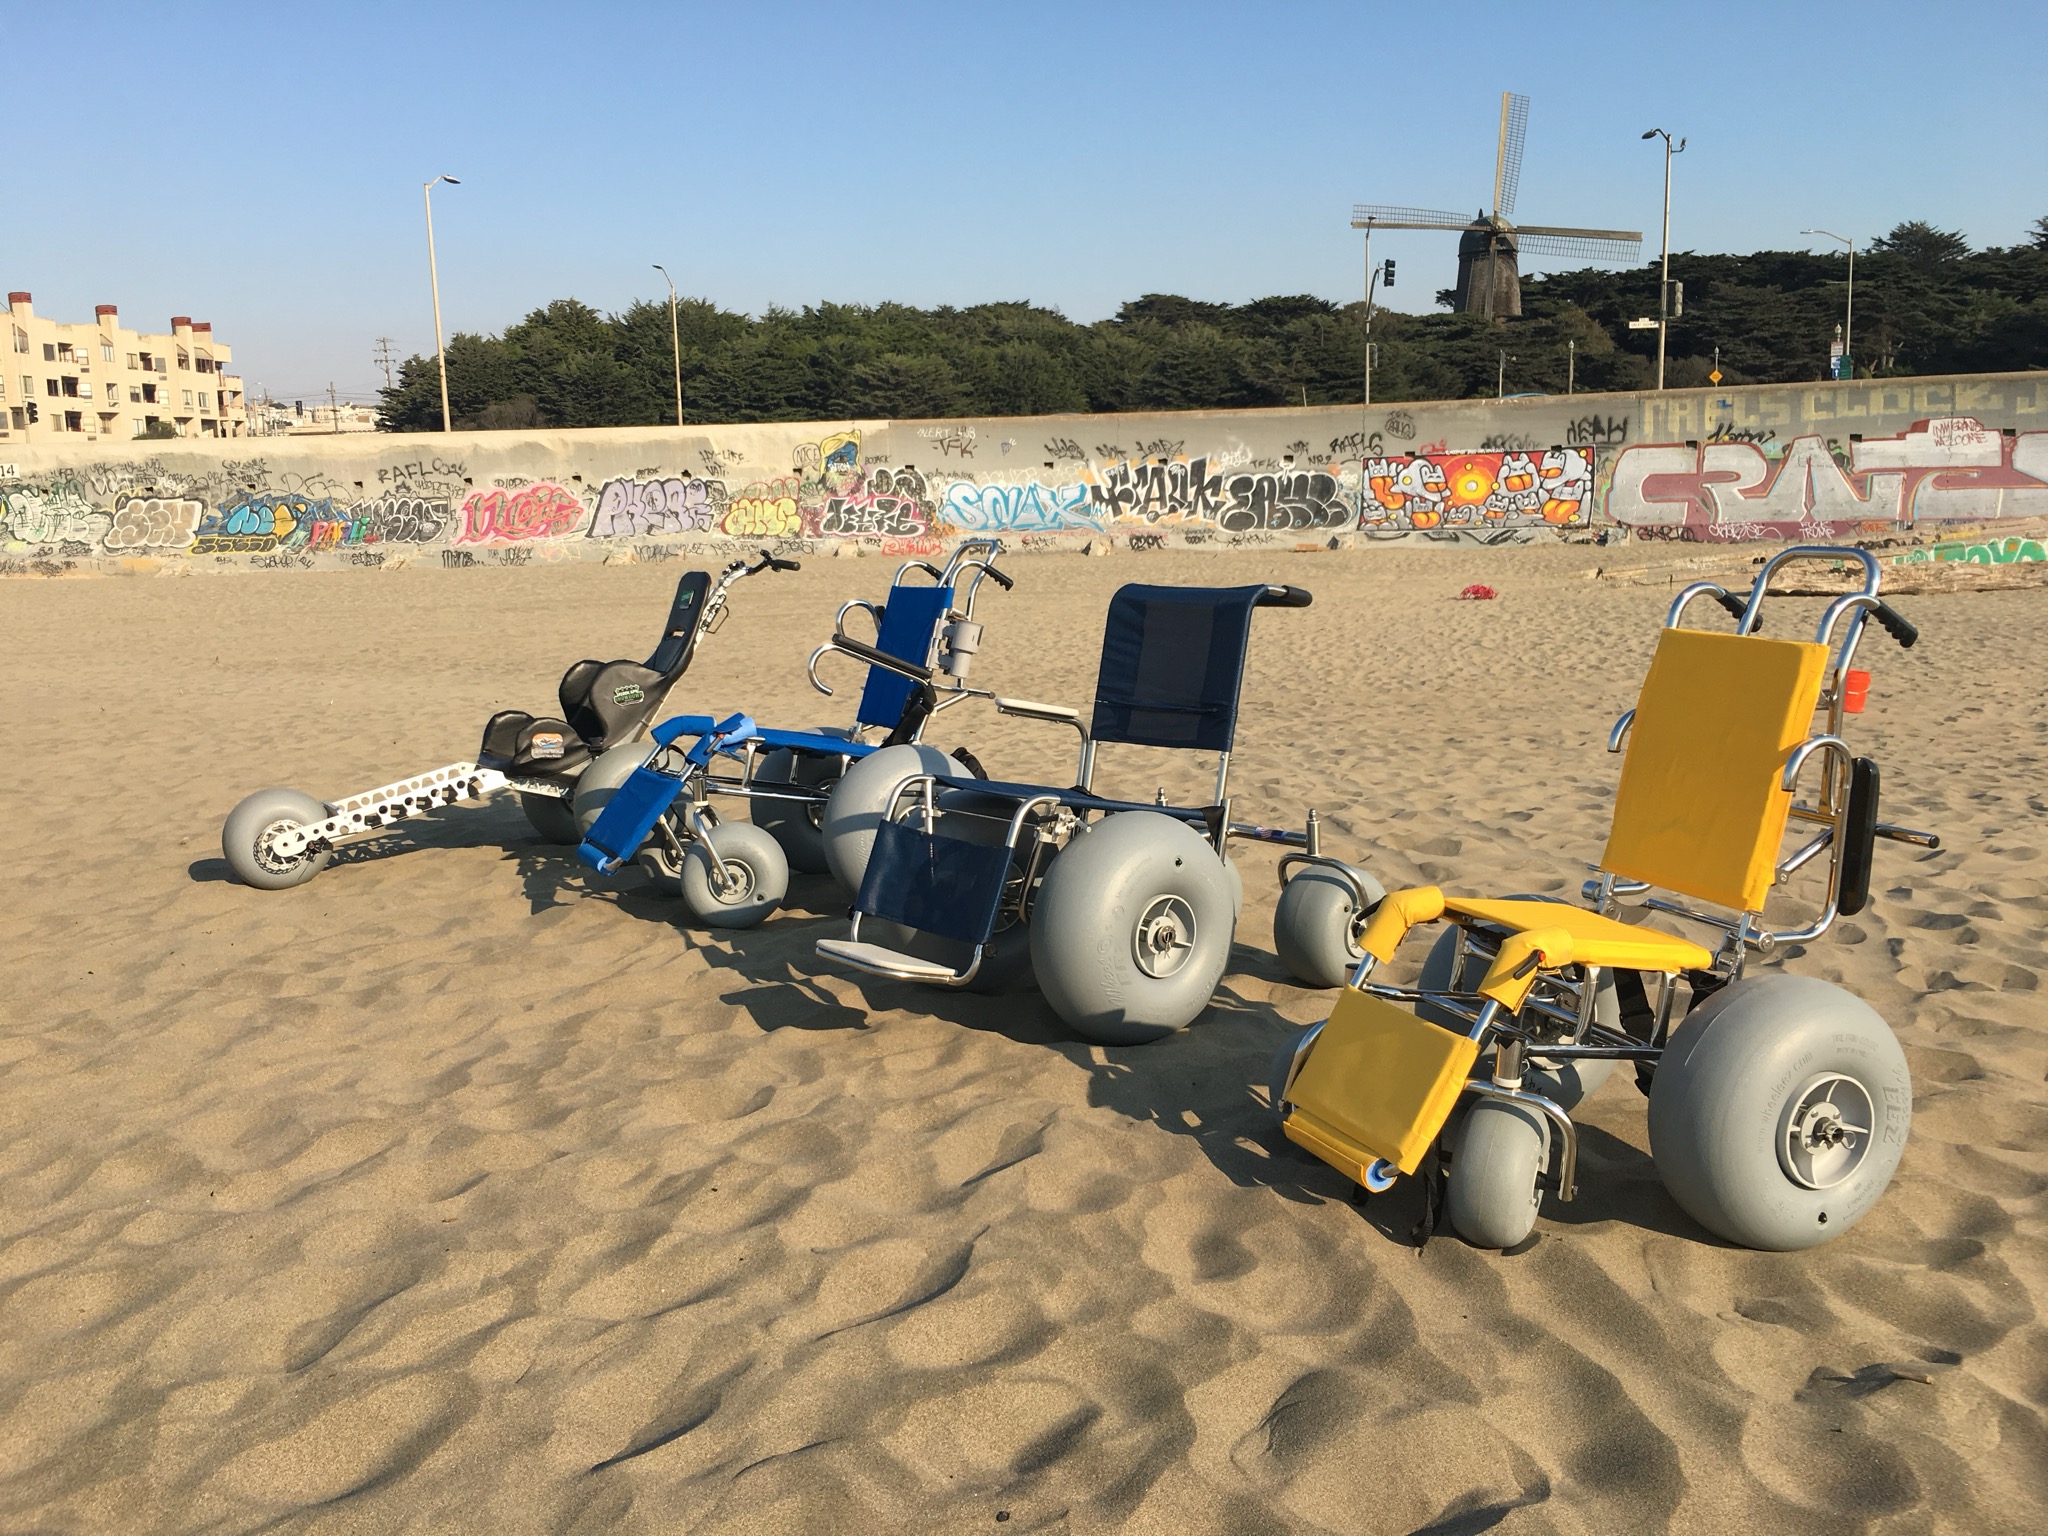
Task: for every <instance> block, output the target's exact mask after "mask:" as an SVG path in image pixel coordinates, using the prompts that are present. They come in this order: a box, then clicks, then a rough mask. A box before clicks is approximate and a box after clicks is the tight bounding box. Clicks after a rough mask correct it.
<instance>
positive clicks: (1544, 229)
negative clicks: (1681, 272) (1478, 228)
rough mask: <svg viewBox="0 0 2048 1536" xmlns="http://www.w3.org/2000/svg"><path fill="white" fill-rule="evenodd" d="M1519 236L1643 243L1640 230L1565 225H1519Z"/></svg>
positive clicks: (1517, 231)
mask: <svg viewBox="0 0 2048 1536" xmlns="http://www.w3.org/2000/svg"><path fill="white" fill-rule="evenodd" d="M1513 232H1514V233H1515V234H1518V235H1567V236H1570V237H1571V238H1572V239H1575V240H1633V241H1635V242H1636V243H1637V244H1638V245H1640V244H1641V243H1642V239H1643V232H1642V231H1641V230H1640V229H1573V228H1571V227H1570V226H1568V225H1564V224H1517V225H1516V226H1515V227H1514V231H1513Z"/></svg>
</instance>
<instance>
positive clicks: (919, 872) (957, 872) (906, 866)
mask: <svg viewBox="0 0 2048 1536" xmlns="http://www.w3.org/2000/svg"><path fill="white" fill-rule="evenodd" d="M1009 869H1010V850H1009V849H1008V848H1006V847H1004V846H1003V845H1002V844H1000V843H997V844H994V845H988V844H984V843H969V842H963V841H962V840H961V839H959V838H957V837H944V836H938V837H935V836H933V835H932V834H931V833H929V832H924V831H920V830H918V829H916V828H914V827H910V826H906V825H905V824H904V823H902V822H900V821H885V822H883V823H882V824H881V825H880V826H878V827H876V828H875V845H874V848H873V850H872V851H871V852H870V853H869V854H868V867H867V873H866V874H865V875H863V876H862V877H861V882H860V895H859V897H858V898H857V899H856V900H855V901H854V906H855V907H856V908H857V909H858V910H859V911H860V912H861V913H862V914H863V915H865V916H869V917H879V918H883V919H885V920H887V921H889V922H892V923H901V924H903V925H904V926H905V927H906V928H915V929H917V930H918V931H919V932H920V933H934V934H937V935H938V936H939V937H940V938H944V939H958V940H959V941H960V942H961V943H963V944H986V943H987V942H988V936H989V934H990V933H992V932H993V931H994V930H995V923H996V912H997V909H998V908H999V907H1000V906H1001V905H1002V900H1003V881H1004V877H1005V876H1006V875H1008V873H1009Z"/></svg>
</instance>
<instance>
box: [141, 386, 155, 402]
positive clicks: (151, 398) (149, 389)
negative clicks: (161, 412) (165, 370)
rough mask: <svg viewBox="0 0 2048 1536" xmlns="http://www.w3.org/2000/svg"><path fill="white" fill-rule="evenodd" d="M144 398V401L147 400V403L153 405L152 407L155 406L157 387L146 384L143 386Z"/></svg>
mask: <svg viewBox="0 0 2048 1536" xmlns="http://www.w3.org/2000/svg"><path fill="white" fill-rule="evenodd" d="M142 398H143V399H144V400H146V401H147V402H148V403H149V404H151V405H155V404H156V386H155V385H154V384H145V385H143V386H142Z"/></svg>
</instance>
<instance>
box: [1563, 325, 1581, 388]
mask: <svg viewBox="0 0 2048 1536" xmlns="http://www.w3.org/2000/svg"><path fill="white" fill-rule="evenodd" d="M1564 345H1565V363H1564V392H1565V393H1566V394H1568V395H1569V394H1571V393H1573V392H1574V391H1575V390H1576V389H1577V388H1578V384H1579V338H1578V337H1576V336H1574V337H1572V338H1571V339H1570V340H1569V341H1567V342H1566V343H1565V344H1564Z"/></svg>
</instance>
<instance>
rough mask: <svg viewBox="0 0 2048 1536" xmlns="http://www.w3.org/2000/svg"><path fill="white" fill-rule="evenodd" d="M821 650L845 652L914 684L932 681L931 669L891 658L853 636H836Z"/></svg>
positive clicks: (886, 653)
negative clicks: (905, 678)
mask: <svg viewBox="0 0 2048 1536" xmlns="http://www.w3.org/2000/svg"><path fill="white" fill-rule="evenodd" d="M820 649H824V650H835V651H844V652H846V654H847V655H849V656H852V657H855V658H856V659H858V660H860V661H864V662H866V663H867V664H868V665H869V666H871V667H880V668H882V669H883V670H884V671H888V672H894V673H896V674H898V675H899V676H902V677H907V678H909V679H911V680H912V681H913V682H919V683H928V682H930V681H931V680H932V669H931V668H930V667H921V666H919V665H918V664H917V663H916V662H914V661H905V660H904V659H903V658H902V657H901V656H891V655H890V654H889V653H888V652H887V651H884V650H878V649H877V648H876V647H874V646H872V645H869V644H868V643H867V642H866V641H864V640H856V639H854V638H853V636H851V635H844V634H835V635H834V636H833V637H832V638H831V639H830V640H828V641H826V642H825V644H824V646H822V647H820Z"/></svg>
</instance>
